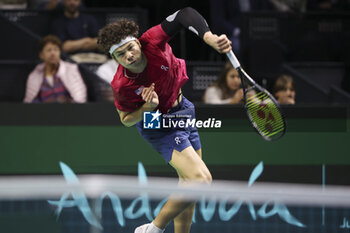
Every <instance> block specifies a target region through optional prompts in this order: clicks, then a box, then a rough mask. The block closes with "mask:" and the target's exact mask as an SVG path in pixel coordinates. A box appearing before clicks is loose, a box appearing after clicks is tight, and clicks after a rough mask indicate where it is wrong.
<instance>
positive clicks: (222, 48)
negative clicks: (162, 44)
mask: <svg viewBox="0 0 350 233" xmlns="http://www.w3.org/2000/svg"><path fill="white" fill-rule="evenodd" d="M161 26H162V28H163V30H164V31H165V33H167V34H168V35H169V36H174V35H175V34H176V33H177V32H178V31H180V30H181V29H182V28H187V29H188V30H190V31H192V32H193V33H195V34H196V35H197V36H198V37H200V38H201V39H203V40H204V41H205V43H207V44H208V45H210V46H211V47H213V48H214V49H215V50H216V51H218V52H219V53H227V52H229V51H230V50H231V41H230V40H229V39H228V38H227V36H226V35H220V36H218V35H216V34H213V33H212V32H211V31H210V29H209V26H208V24H207V22H206V21H205V19H204V18H203V16H202V15H201V14H199V13H198V11H196V10H195V9H193V8H191V7H186V8H183V9H181V10H178V11H177V12H175V13H174V14H172V15H170V16H168V17H167V18H166V19H165V20H164V21H163V22H162V24H161Z"/></svg>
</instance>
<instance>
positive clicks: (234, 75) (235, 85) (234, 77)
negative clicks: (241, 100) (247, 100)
mask: <svg viewBox="0 0 350 233" xmlns="http://www.w3.org/2000/svg"><path fill="white" fill-rule="evenodd" d="M226 84H227V86H228V88H230V90H233V91H235V90H237V89H239V88H240V86H241V79H240V77H239V75H238V72H237V70H236V69H234V68H232V69H231V70H230V71H229V72H228V73H227V75H226Z"/></svg>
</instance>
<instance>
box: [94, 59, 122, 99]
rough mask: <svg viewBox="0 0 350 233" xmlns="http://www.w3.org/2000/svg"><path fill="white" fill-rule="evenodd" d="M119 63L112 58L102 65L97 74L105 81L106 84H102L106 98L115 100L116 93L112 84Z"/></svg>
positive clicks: (104, 97)
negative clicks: (114, 93)
mask: <svg viewBox="0 0 350 233" xmlns="http://www.w3.org/2000/svg"><path fill="white" fill-rule="evenodd" d="M118 65H119V64H118V63H117V62H116V61H115V60H114V59H110V60H108V61H107V62H105V63H103V64H102V65H100V66H99V67H98V68H97V70H96V74H97V75H98V76H99V77H100V78H101V79H102V80H103V81H104V83H105V84H106V85H103V86H101V92H102V96H103V99H104V100H107V101H110V102H113V101H114V95H113V90H112V86H111V82H112V80H113V78H114V75H115V73H116V72H117V69H118Z"/></svg>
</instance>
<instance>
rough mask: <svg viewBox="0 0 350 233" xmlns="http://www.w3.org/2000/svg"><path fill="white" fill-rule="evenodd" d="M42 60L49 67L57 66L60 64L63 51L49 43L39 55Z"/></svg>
mask: <svg viewBox="0 0 350 233" xmlns="http://www.w3.org/2000/svg"><path fill="white" fill-rule="evenodd" d="M39 56H40V58H41V59H42V60H43V61H44V62H45V63H46V64H49V65H55V64H58V63H59V62H60V56H61V50H60V48H59V47H58V46H57V45H55V44H53V43H51V42H49V43H47V44H46V45H45V46H44V48H43V50H42V51H41V52H40V54H39Z"/></svg>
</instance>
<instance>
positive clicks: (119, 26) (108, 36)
mask: <svg viewBox="0 0 350 233" xmlns="http://www.w3.org/2000/svg"><path fill="white" fill-rule="evenodd" d="M138 34H139V26H138V25H137V24H136V23H135V22H134V21H132V20H129V19H120V20H118V21H116V22H113V23H110V24H107V25H106V26H105V27H104V28H102V29H101V30H100V31H99V32H98V39H97V44H98V47H99V48H100V50H102V51H103V52H104V53H106V54H108V52H109V49H110V47H111V46H112V45H114V44H117V43H119V42H120V41H121V40H122V39H124V38H125V37H127V36H134V37H136V38H137V37H138Z"/></svg>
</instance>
